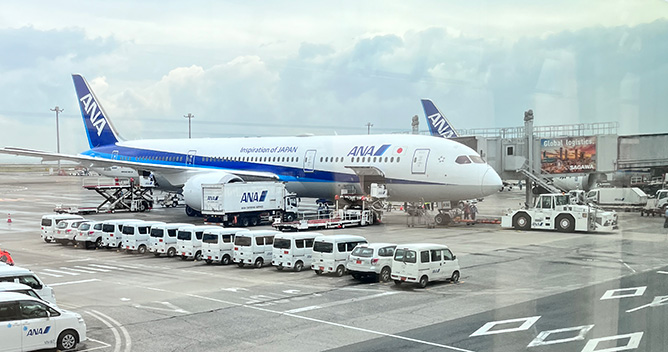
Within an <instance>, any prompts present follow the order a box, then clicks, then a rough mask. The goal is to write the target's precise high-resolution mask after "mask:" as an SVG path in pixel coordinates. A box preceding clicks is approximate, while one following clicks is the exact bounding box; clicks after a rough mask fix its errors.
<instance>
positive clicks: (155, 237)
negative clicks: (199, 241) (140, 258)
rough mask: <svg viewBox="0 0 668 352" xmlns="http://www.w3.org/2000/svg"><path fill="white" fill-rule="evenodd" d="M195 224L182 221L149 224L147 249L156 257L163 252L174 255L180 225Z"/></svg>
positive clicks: (170, 255)
mask: <svg viewBox="0 0 668 352" xmlns="http://www.w3.org/2000/svg"><path fill="white" fill-rule="evenodd" d="M185 226H195V225H191V224H183V223H171V224H164V225H156V226H151V237H150V238H149V245H148V251H149V252H151V253H153V255H155V256H156V257H159V256H160V255H161V254H165V255H167V256H168V257H170V258H171V257H173V256H175V255H176V234H177V232H178V230H179V228H180V227H185Z"/></svg>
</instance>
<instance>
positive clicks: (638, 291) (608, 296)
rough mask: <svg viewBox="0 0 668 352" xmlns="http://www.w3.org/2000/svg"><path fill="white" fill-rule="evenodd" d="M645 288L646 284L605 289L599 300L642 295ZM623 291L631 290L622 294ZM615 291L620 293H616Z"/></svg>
mask: <svg viewBox="0 0 668 352" xmlns="http://www.w3.org/2000/svg"><path fill="white" fill-rule="evenodd" d="M646 289H647V286H638V287H629V288H620V289H616V290H607V291H605V293H604V294H603V296H601V299H600V301H602V300H604V299H619V298H626V297H637V296H642V295H643V294H645V290H646ZM625 291H629V292H630V291H633V292H631V293H627V294H623V293H622V292H625ZM617 293H622V294H619V295H617Z"/></svg>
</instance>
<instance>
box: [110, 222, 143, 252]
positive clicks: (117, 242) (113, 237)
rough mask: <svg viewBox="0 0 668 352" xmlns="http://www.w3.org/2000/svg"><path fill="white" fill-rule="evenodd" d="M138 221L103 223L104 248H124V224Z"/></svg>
mask: <svg viewBox="0 0 668 352" xmlns="http://www.w3.org/2000/svg"><path fill="white" fill-rule="evenodd" d="M131 221H141V220H137V219H117V220H108V221H105V222H104V223H102V234H103V235H102V247H107V248H118V249H121V246H123V232H122V231H123V224H124V223H129V222H131Z"/></svg>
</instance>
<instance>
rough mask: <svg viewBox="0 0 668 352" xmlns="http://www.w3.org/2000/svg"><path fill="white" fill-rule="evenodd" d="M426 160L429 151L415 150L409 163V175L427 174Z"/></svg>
mask: <svg viewBox="0 0 668 352" xmlns="http://www.w3.org/2000/svg"><path fill="white" fill-rule="evenodd" d="M427 159H429V149H416V150H415V152H414V153H413V161H412V163H411V173H413V174H424V173H426V172H427Z"/></svg>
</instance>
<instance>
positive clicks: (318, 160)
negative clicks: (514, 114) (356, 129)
mask: <svg viewBox="0 0 668 352" xmlns="http://www.w3.org/2000/svg"><path fill="white" fill-rule="evenodd" d="M72 78H73V80H74V87H75V90H76V93H77V98H78V100H79V106H80V108H81V114H82V117H83V120H84V124H85V127H86V133H87V136H88V142H89V144H90V149H89V150H87V151H84V152H82V153H81V154H79V155H66V154H56V153H51V152H44V151H36V150H30V149H22V148H14V147H5V148H3V149H0V153H4V154H14V155H23V156H35V157H41V158H42V159H43V160H58V159H61V160H73V161H77V162H79V163H81V164H83V165H84V166H86V167H94V168H104V167H110V166H117V167H128V168H132V169H135V170H137V171H139V172H151V173H153V175H154V177H155V179H156V181H157V183H158V185H159V186H160V187H161V188H163V189H168V190H178V191H182V192H183V194H184V197H185V200H186V212H187V213H188V214H189V215H194V214H196V213H197V211H198V210H199V209H200V208H201V195H202V192H201V185H202V184H206V183H217V182H223V183H224V182H242V181H253V180H267V179H273V180H280V181H283V182H286V187H287V188H288V189H289V190H290V191H292V192H295V193H297V194H298V195H299V196H301V197H317V198H329V199H332V198H333V197H334V196H336V195H338V194H340V193H341V190H342V189H349V190H354V191H355V192H358V193H362V192H364V193H367V192H368V190H369V187H370V184H371V183H378V184H384V185H385V186H386V188H387V191H388V196H389V200H391V201H398V202H435V201H448V200H449V201H458V200H462V199H473V198H480V197H485V196H488V195H490V194H493V193H495V192H497V191H498V190H499V188H501V185H502V183H501V179H500V178H499V175H498V174H497V173H496V172H495V171H494V170H493V169H492V168H491V167H490V166H489V165H487V164H486V163H485V162H484V161H483V160H482V158H480V156H479V155H478V153H476V152H475V151H474V150H472V149H471V148H469V147H467V146H465V145H463V144H460V143H458V142H454V141H451V140H448V139H443V138H432V137H430V136H419V135H403V134H390V135H357V136H309V137H263V138H201V139H151V140H135V141H123V140H121V139H120V138H119V135H118V133H117V132H116V129H115V128H114V127H113V125H112V123H111V121H110V120H109V118H108V116H107V114H106V113H105V112H104V109H103V108H102V106H101V105H100V103H99V100H98V99H97V97H96V96H95V94H94V93H93V92H92V90H91V89H90V86H89V85H88V83H87V82H86V80H85V79H84V78H83V77H82V76H81V75H78V74H74V75H72Z"/></svg>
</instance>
